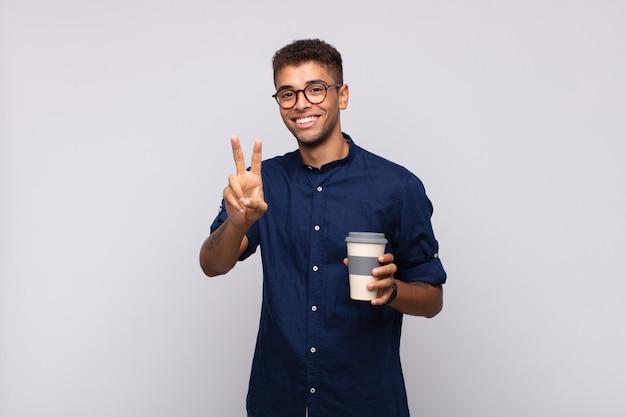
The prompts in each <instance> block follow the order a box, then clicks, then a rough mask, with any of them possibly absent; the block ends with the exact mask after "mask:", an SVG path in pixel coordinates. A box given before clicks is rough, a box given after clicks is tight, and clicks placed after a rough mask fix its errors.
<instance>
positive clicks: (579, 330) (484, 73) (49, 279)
mask: <svg viewBox="0 0 626 417" xmlns="http://www.w3.org/2000/svg"><path fill="white" fill-rule="evenodd" d="M316 17H317V19H318V20H319V21H315V19H316ZM625 17H626V3H624V2H623V1H621V0H594V1H592V0H586V1H584V0H570V1H566V0H552V1H550V0H524V1H522V0H510V1H501V2H494V1H487V0H482V1H478V0H474V1H460V0H456V1H421V0H420V1H399V0H388V1H384V2H380V1H365V0H361V1H358V2H356V1H354V2H340V1H325V0H320V1H318V2H314V3H311V2H302V1H284V0H272V1H271V0H268V1H266V2H254V1H248V2H244V1H240V0H239V1H238V0H234V1H228V2H226V1H223V2H218V1H200V0H196V1H193V0H178V1H174V0H170V1H167V0H160V1H148V0H111V1H107V2H85V1H78V0H74V1H72V0H57V1H54V2H52V1H44V0H0V415H1V416H3V417H31V416H33V417H34V416H46V417H50V416H54V417H68V416H76V417H78V416H80V417H83V416H90V417H100V416H129V417H130V416H132V417H135V416H151V417H159V416H164V417H166V416H167V417H169V416H185V417H193V416H220V417H221V416H225V417H230V416H243V415H244V414H245V411H244V400H245V393H246V389H247V380H248V372H249V366H250V361H251V356H252V351H253V345H254V341H255V337H256V326H257V320H258V313H259V306H260V285H261V282H260V280H261V273H260V268H259V266H260V262H259V259H258V257H254V258H253V259H251V260H249V261H247V262H246V263H243V264H241V265H238V266H237V267H236V268H235V270H234V271H233V272H232V273H230V274H229V275H228V276H226V277H220V278H216V279H208V278H204V277H203V275H202V273H201V271H200V269H199V267H198V262H197V253H198V249H199V246H200V244H201V242H202V241H203V240H204V238H205V237H206V235H207V233H208V226H209V224H210V222H211V221H212V219H213V217H214V216H215V214H216V212H217V208H218V204H219V200H220V198H221V191H222V188H223V187H224V185H225V183H226V177H227V175H228V174H229V173H230V172H231V171H232V170H233V166H234V164H233V163H232V160H231V154H230V144H229V141H228V137H229V136H230V135H231V134H234V133H236V134H239V135H240V136H241V138H242V141H243V142H244V147H245V148H246V149H247V152H248V154H249V150H250V149H251V146H252V142H253V140H254V139H256V138H261V139H263V140H264V154H265V156H266V157H269V156H272V155H275V154H279V153H280V154H282V153H284V152H287V151H290V150H292V149H294V147H295V140H294V139H293V138H292V137H291V136H290V134H289V133H288V132H287V131H286V129H285V128H284V127H283V125H282V122H281V121H280V118H279V115H278V111H277V108H276V104H275V103H274V102H273V101H272V99H271V98H270V95H271V94H272V93H273V85H272V74H271V68H270V59H271V56H272V54H273V53H274V51H275V50H277V49H278V48H280V47H282V46H283V45H285V44H286V43H289V42H291V41H292V40H294V39H298V38H303V37H320V38H322V39H325V40H327V41H328V42H330V43H332V44H334V45H335V46H336V47H337V48H338V49H339V50H340V51H341V52H342V53H343V55H344V61H345V76H346V82H347V83H348V84H349V85H350V88H351V103H350V107H349V109H348V110H347V111H346V112H344V114H343V128H344V130H345V131H347V132H348V133H350V134H351V135H352V136H353V137H354V138H355V140H356V141H357V142H358V143H359V144H361V145H363V146H365V147H366V148H369V149H370V150H372V151H375V152H377V153H379V154H381V155H383V156H385V157H387V158H389V159H392V160H394V161H397V162H399V163H402V164H403V165H405V166H407V167H408V168H410V169H411V170H412V171H414V172H415V173H416V174H417V175H418V176H420V177H421V178H422V180H423V181H424V182H425V184H426V187H427V191H428V193H429V196H430V197H431V199H432V200H433V203H434V205H435V215H434V217H433V223H434V226H435V228H436V233H437V236H438V239H439V241H440V244H441V254H442V259H443V261H444V264H445V266H446V269H447V271H448V274H449V282H448V284H447V285H446V287H445V307H444V311H443V312H442V313H441V314H440V315H439V316H438V317H436V318H435V319H433V320H426V319H421V318H412V317H408V318H407V320H406V321H405V327H404V334H403V352H402V353H403V359H404V365H405V371H406V379H407V386H408V390H409V395H410V405H411V409H412V414H413V415H415V416H432V417H463V416H483V417H485V416H488V417H491V416H493V417H496V416H497V417H500V416H507V417H516V416H520V417H522V416H524V417H526V416H535V417H537V416H545V417H548V416H550V417H552V416H563V415H567V416H585V417H588V416H615V415H623V414H624V413H626V400H625V397H624V395H623V391H624V387H626V355H625V354H624V352H626V325H625V320H624V319H625V318H626V303H624V302H623V298H624V293H625V290H626V283H625V279H626V256H624V250H625V249H626V237H625V236H626V220H625V219H626V216H625V213H626V168H625V166H624V162H623V159H624V155H625V145H624V143H625V140H626V25H625V24H624V22H625V21H626V20H625ZM381 389H385V387H381Z"/></svg>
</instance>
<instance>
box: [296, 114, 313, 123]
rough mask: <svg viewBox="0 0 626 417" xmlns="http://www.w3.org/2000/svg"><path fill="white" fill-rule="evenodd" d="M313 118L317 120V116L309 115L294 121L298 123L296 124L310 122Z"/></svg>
mask: <svg viewBox="0 0 626 417" xmlns="http://www.w3.org/2000/svg"><path fill="white" fill-rule="evenodd" d="M315 120H317V117H315V116H311V117H305V118H302V119H296V123H298V124H302V123H310V122H313V121H315Z"/></svg>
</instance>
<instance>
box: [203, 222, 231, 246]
mask: <svg viewBox="0 0 626 417" xmlns="http://www.w3.org/2000/svg"><path fill="white" fill-rule="evenodd" d="M225 230H226V222H224V223H222V224H221V225H220V227H218V228H217V229H216V230H215V231H214V232H213V233H211V235H210V236H209V238H208V239H207V240H206V244H205V245H204V246H205V248H206V250H208V251H209V252H213V250H214V249H215V248H216V247H217V246H219V245H220V243H221V242H222V238H223V237H224V231H225Z"/></svg>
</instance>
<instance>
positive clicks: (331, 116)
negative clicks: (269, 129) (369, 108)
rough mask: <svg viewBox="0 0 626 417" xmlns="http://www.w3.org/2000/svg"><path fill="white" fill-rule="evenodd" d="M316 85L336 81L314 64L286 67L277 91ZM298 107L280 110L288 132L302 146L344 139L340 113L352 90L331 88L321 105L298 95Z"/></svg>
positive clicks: (279, 72) (277, 81) (278, 81)
mask: <svg viewBox="0 0 626 417" xmlns="http://www.w3.org/2000/svg"><path fill="white" fill-rule="evenodd" d="M312 83H321V84H335V83H336V81H335V80H334V79H333V78H332V77H331V75H330V74H329V73H328V72H327V71H326V69H325V68H324V67H323V66H321V65H320V64H318V63H316V62H313V61H310V62H305V63H303V64H301V65H297V66H294V65H290V66H286V67H283V68H282V69H281V70H280V71H278V72H277V73H276V78H275V84H276V89H277V90H280V89H283V88H289V89H291V90H294V91H296V90H300V89H304V88H306V87H307V86H308V85H310V84H312ZM297 96H298V97H297V98H298V99H297V101H296V104H295V105H294V106H293V107H292V108H290V109H284V108H282V107H279V108H280V116H281V117H282V118H283V122H284V123H285V126H287V129H289V131H290V132H291V133H293V135H294V136H295V137H296V139H298V142H299V143H300V145H304V146H309V147H313V146H316V145H319V144H322V143H324V142H325V141H326V140H328V139H329V138H331V137H334V136H335V135H338V137H342V135H341V126H340V124H339V112H340V110H344V109H345V108H346V107H347V105H348V86H347V85H345V84H344V85H343V86H341V87H330V88H329V89H328V91H327V92H326V98H325V99H324V101H323V102H321V103H319V104H311V103H310V102H309V101H308V100H307V99H306V98H305V97H304V94H303V93H302V92H298V93H297Z"/></svg>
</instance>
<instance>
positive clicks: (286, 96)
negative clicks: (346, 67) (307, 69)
mask: <svg viewBox="0 0 626 417" xmlns="http://www.w3.org/2000/svg"><path fill="white" fill-rule="evenodd" d="M342 85H343V84H322V83H315V84H310V85H307V86H306V88H303V89H301V90H292V89H290V88H285V89H282V90H278V91H277V92H276V94H274V95H273V96H272V97H274V98H275V99H276V102H277V103H278V105H279V106H280V107H282V108H283V109H290V108H292V107H293V106H295V105H296V103H297V102H298V93H299V92H300V91H302V94H304V98H306V99H307V101H308V102H309V103H311V104H320V103H321V102H322V101H324V100H325V99H326V93H327V92H328V89H329V88H330V87H341V86H342Z"/></svg>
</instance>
